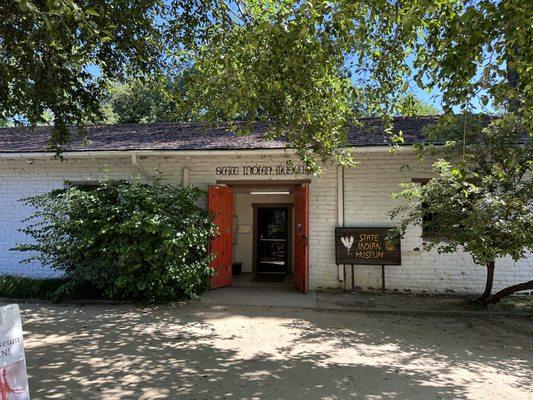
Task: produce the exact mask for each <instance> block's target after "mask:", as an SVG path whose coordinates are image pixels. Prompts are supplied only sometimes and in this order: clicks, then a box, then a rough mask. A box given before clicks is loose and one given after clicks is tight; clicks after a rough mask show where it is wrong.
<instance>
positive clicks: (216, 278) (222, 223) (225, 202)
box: [207, 185, 233, 289]
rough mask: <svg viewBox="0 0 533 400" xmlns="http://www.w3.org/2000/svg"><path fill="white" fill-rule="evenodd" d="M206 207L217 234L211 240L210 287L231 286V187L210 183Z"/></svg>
mask: <svg viewBox="0 0 533 400" xmlns="http://www.w3.org/2000/svg"><path fill="white" fill-rule="evenodd" d="M207 209H208V210H209V212H210V213H212V214H213V215H214V221H215V224H216V225H217V226H218V235H217V236H216V237H215V239H213V241H212V242H211V248H210V251H211V252H212V253H214V255H215V258H214V259H213V261H212V262H211V267H212V268H213V269H214V275H212V276H211V278H210V280H209V287H210V288H211V289H218V288H221V287H225V286H231V283H232V264H233V235H232V232H231V230H232V222H233V189H232V188H231V187H229V186H227V185H211V186H209V187H208V189H207Z"/></svg>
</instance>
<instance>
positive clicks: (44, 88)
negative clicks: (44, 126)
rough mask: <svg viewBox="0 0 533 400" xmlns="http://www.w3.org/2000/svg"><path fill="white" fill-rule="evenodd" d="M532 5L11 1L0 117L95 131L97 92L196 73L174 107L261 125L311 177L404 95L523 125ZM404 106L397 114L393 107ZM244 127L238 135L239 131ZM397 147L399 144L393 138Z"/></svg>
mask: <svg viewBox="0 0 533 400" xmlns="http://www.w3.org/2000/svg"><path fill="white" fill-rule="evenodd" d="M532 8H533V5H531V3H530V2H524V1H519V0H501V1H498V0H475V1H457V0H438V1H437V0H413V1H409V2H397V1H393V0H377V1H375V0H372V1H369V0H362V1H357V2H353V1H345V0H332V1H329V2H324V1H322V0H306V1H290V0H273V1H269V2H265V1H260V0H227V1H224V0H173V1H170V2H164V3H163V2H159V1H156V0H135V1H133V2H131V1H128V2H125V1H122V0H111V1H96V2H95V1H91V2H87V1H80V0H62V1H46V2H36V1H35V2H32V1H29V0H28V1H26V0H8V1H7V2H5V3H4V5H3V6H2V7H1V9H0V10H1V11H0V18H2V19H1V21H2V22H0V93H1V96H0V107H1V108H0V112H1V113H2V115H1V116H0V117H3V118H6V117H16V118H19V119H20V120H22V121H25V122H29V123H36V122H38V121H39V120H40V118H41V115H42V114H43V112H44V111H50V112H51V113H52V114H53V116H54V118H53V119H54V124H55V126H56V133H55V136H54V137H53V138H52V142H51V144H52V145H53V146H57V145H61V144H63V143H65V142H66V141H67V140H68V129H67V128H68V127H69V126H71V125H79V126H83V124H84V123H87V122H90V121H91V120H96V119H100V117H101V115H99V112H100V111H101V110H100V104H101V100H102V97H103V95H104V93H103V92H104V90H105V88H106V85H107V84H108V83H109V82H110V81H117V80H118V81H120V80H121V79H122V78H124V77H125V76H126V75H141V76H149V75H153V73H155V72H158V71H161V70H166V71H169V70H171V71H176V70H177V69H181V68H188V69H191V70H192V71H193V73H191V74H189V75H188V77H187V82H186V83H185V84H184V86H183V90H184V91H186V96H182V98H183V101H182V102H181V103H180V104H181V105H182V106H183V107H186V108H187V109H188V110H191V111H192V112H193V114H194V115H198V116H199V117H201V119H203V120H204V121H207V122H209V123H216V122H220V121H224V122H232V121H235V120H241V121H242V120H244V121H247V122H248V123H250V122H251V121H252V120H255V119H260V120H266V121H269V122H270V123H271V126H272V131H271V135H272V136H278V135H285V136H288V138H289V139H290V140H291V142H292V144H293V145H294V146H295V147H296V148H297V150H298V154H299V155H300V157H301V158H302V159H303V160H304V161H306V163H307V165H308V166H310V167H311V168H314V169H318V168H319V165H320V163H321V162H327V161H331V160H334V159H337V160H340V161H341V162H349V157H348V155H347V154H345V153H344V152H343V151H342V150H340V149H339V146H340V145H341V144H342V143H343V142H344V140H345V134H346V132H345V127H346V125H347V124H349V123H356V122H357V116H359V115H361V110H364V112H366V113H371V114H373V115H376V114H377V115H382V116H384V117H387V116H390V115H393V114H394V113H396V112H398V107H399V105H400V106H401V105H402V102H399V101H398V100H399V99H402V98H403V97H404V93H406V92H407V91H408V90H409V88H410V86H414V85H417V86H419V87H421V88H423V89H428V90H429V89H436V90H438V91H440V92H441V93H442V99H443V104H442V107H443V109H444V110H445V111H448V112H449V111H451V110H452V109H454V107H462V108H464V109H466V110H469V109H471V104H472V100H473V99H474V98H476V99H479V100H480V101H481V103H482V104H487V105H489V106H491V107H492V108H493V109H494V110H510V109H512V110H513V112H514V113H517V114H519V115H521V117H523V118H525V119H526V120H528V121H530V119H531V108H532V107H531V103H532V100H531V99H532V95H531V92H532V84H531V82H532V74H533V68H532V66H531V60H532V59H533V55H532V54H531V53H532V50H531V45H530V43H531V42H532V39H533V38H532V27H531V15H533V10H532ZM403 103H404V105H405V102H403ZM455 109H457V108H455ZM245 126H246V125H245ZM399 140H401V138H399Z"/></svg>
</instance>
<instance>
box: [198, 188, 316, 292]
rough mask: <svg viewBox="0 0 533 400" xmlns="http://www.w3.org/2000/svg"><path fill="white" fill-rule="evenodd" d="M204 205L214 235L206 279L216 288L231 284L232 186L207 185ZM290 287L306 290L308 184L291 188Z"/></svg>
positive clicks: (307, 266)
mask: <svg viewBox="0 0 533 400" xmlns="http://www.w3.org/2000/svg"><path fill="white" fill-rule="evenodd" d="M207 208H208V210H209V212H211V213H213V214H214V218H215V224H216V225H217V226H218V235H217V237H216V238H215V239H213V241H212V243H211V249H210V251H211V252H213V253H215V259H214V260H213V262H212V263H211V266H212V267H213V269H214V270H215V274H214V275H213V276H212V277H211V279H210V288H211V289H217V288H221V287H225V286H230V285H231V284H232V264H233V235H232V224H233V188H231V187H230V186H227V185H224V184H220V185H218V184H217V185H210V186H209V187H208V195H207ZM294 224H295V227H294V242H293V246H294V249H293V251H294V266H293V270H294V286H295V287H296V289H297V290H298V291H300V292H302V293H304V294H306V293H308V292H309V184H307V183H303V184H301V185H298V186H296V187H295V188H294Z"/></svg>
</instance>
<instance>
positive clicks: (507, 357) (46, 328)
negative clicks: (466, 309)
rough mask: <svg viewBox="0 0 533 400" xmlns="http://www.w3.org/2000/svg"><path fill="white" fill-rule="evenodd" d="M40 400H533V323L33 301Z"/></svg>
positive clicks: (26, 320)
mask: <svg viewBox="0 0 533 400" xmlns="http://www.w3.org/2000/svg"><path fill="white" fill-rule="evenodd" d="M20 307H21V312H22V320H23V326H24V333H25V346H26V358H27V364H28V373H29V376H30V378H29V383H30V390H31V395H32V400H38V399H182V398H183V399H239V400H244V399H290V400H292V399H350V398H357V399H366V400H388V399H402V400H403V399H424V400H427V399H477V400H481V399H498V400H500V399H505V400H522V399H523V400H526V399H533V392H532V388H533V369H532V363H533V321H531V320H529V321H528V320H525V319H517V318H513V319H506V318H496V317H490V318H488V317H483V318H476V317H468V318H451V317H450V318H442V317H429V316H425V317H422V316H421V317H415V316H402V315H383V314H380V315H377V314H376V315H374V314H364V313H343V312H324V311H322V312H320V311H316V310H303V309H289V308H275V307H243V306H214V305H209V304H198V303H193V304H172V305H166V306H157V307H146V308H143V307H136V306H84V307H80V306H78V307H77V306H65V305H63V306H62V305H49V304H45V305H38V304H21V305H20Z"/></svg>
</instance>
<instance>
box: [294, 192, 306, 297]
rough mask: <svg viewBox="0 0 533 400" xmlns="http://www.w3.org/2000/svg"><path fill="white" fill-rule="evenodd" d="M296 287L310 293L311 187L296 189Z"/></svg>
mask: <svg viewBox="0 0 533 400" xmlns="http://www.w3.org/2000/svg"><path fill="white" fill-rule="evenodd" d="M294 222H295V224H296V229H295V236H294V286H295V287H296V289H298V290H299V291H300V292H302V293H307V292H308V291H309V185H308V184H302V185H300V186H297V187H296V188H295V189H294Z"/></svg>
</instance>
